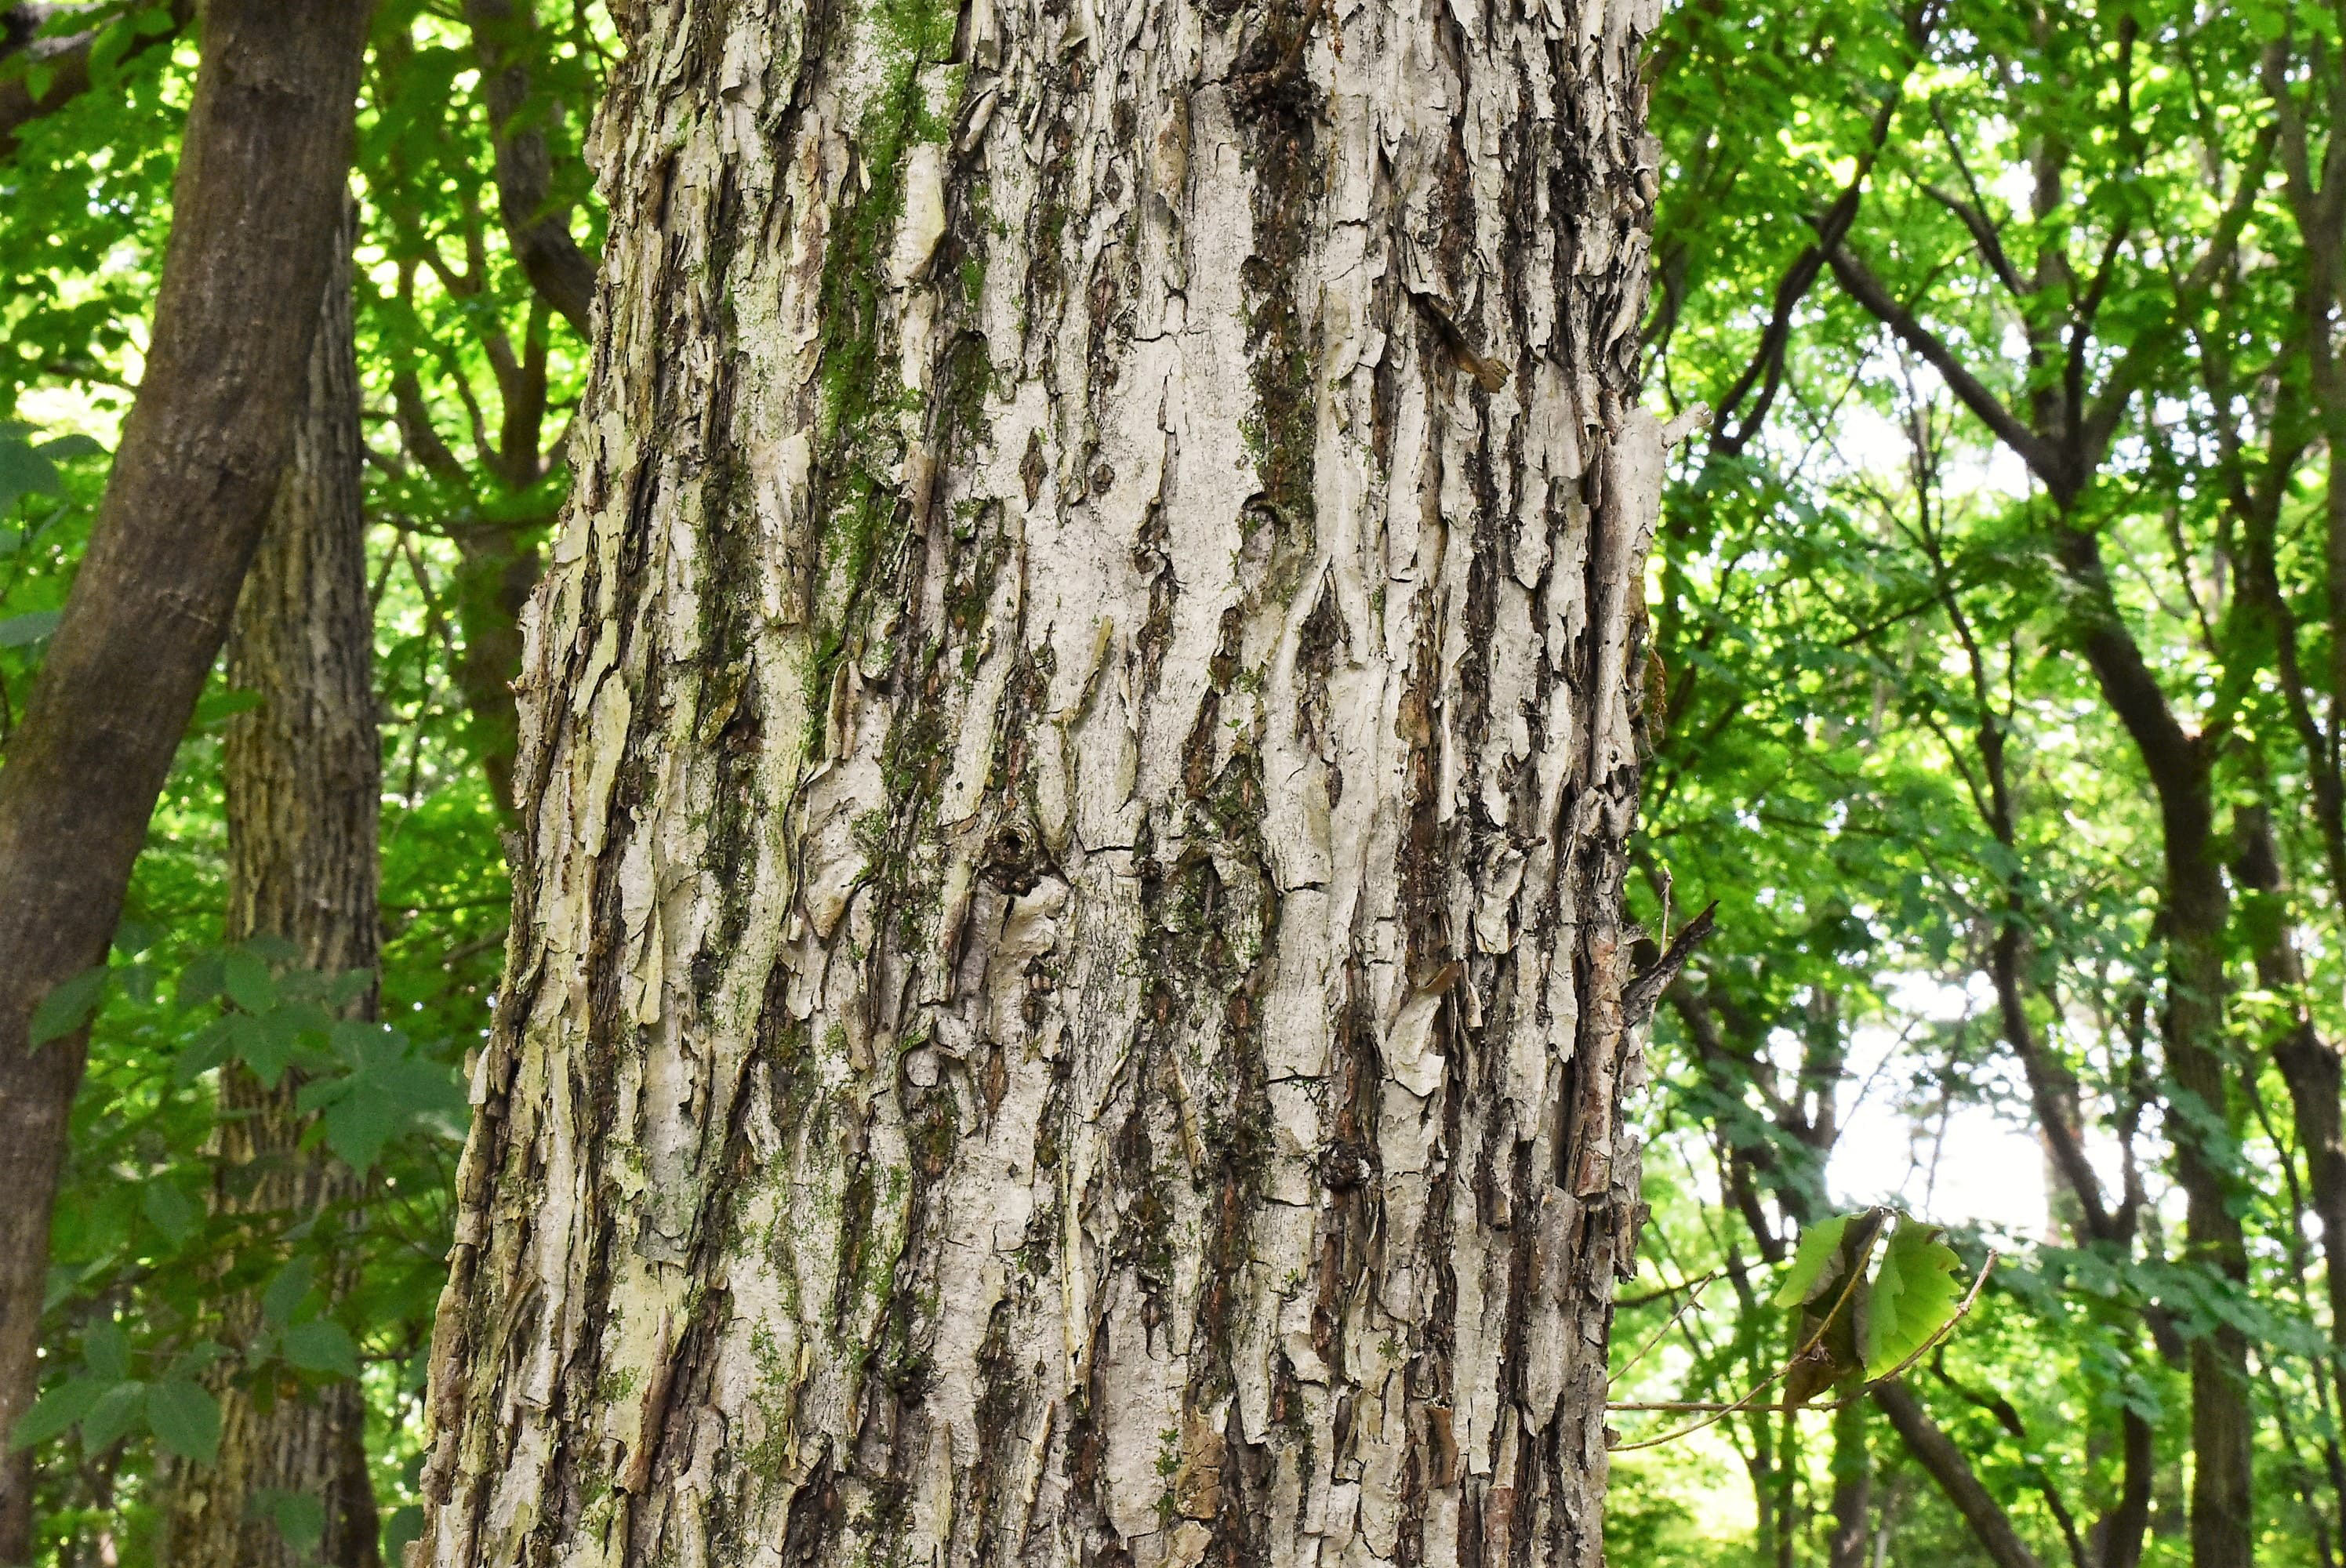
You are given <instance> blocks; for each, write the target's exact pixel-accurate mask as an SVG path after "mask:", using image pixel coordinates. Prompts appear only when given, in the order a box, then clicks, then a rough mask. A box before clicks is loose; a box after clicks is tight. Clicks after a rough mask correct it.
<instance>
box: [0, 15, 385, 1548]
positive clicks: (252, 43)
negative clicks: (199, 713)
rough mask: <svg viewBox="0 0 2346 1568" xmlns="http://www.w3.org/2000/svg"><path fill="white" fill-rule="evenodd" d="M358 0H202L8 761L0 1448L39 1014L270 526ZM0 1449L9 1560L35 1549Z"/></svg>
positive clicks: (57, 1153) (58, 1156)
mask: <svg viewBox="0 0 2346 1568" xmlns="http://www.w3.org/2000/svg"><path fill="white" fill-rule="evenodd" d="M368 9H369V7H368V6H367V5H365V4H363V3H362V0H311V3H310V4H304V5H293V6H287V5H278V4H276V3H274V0H210V4H209V5H206V6H205V8H204V38H203V49H204V57H203V66H202V68H201V70H200V71H199V73H198V76H197V81H196V94H195V99H194V101H193V103H192V104H190V105H189V110H188V121H187V133H186V136H185V137H184V138H183V139H182V141H181V144H180V155H179V173H178V176H177V178H176V180H175V183H174V185H173V188H172V223H171V239H170V245H169V248H168V251H167V253H166V255H165V258H164V263H163V279H162V285H161V288H160V289H159V290H158V292H157V295H156V301H155V326H154V331H153V333H152V336H151V339H150V341H149V344H148V352H147V362H146V369H145V372H144V374H143V375H142V377H141V379H140V382H139V386H138V400H137V402H135V403H133V405H132V407H131V412H130V416H129V418H128V420H126V421H125V422H124V424H123V432H122V443H121V445H120V447H119V448H118V450H117V452H116V453H115V459H114V471H113V473H112V474H111V475H110V476H109V477H108V479H107V487H106V499H105V502H104V504H102V505H101V506H100V508H99V511H98V516H97V524H96V525H95V527H94V528H93V530H92V532H91V535H90V543H89V548H88V550H87V553H86V554H85V555H84V556H83V558H82V563H81V566H80V569H79V570H78V572H77V573H76V575H75V578H74V585H73V592H72V594H71V596H69V597H68V599H67V600H66V609H65V617H64V619H63V620H62V621H61V622H60V623H59V624H58V626H57V630H56V636H54V637H52V638H51V639H50V642H49V647H48V651H47V656H46V658H45V659H44V660H43V662H42V666H41V671H40V675H39V677H37V679H36V681H35V683H34V686H33V690H32V694H31V697H30V698H29V700H28V701H27V702H26V708H25V714H24V718H23V721H22V722H21V723H20V724H18V726H17V727H16V728H15V731H14V732H13V733H12V734H11V735H10V737H9V739H8V749H7V760H6V765H5V767H0V1192H5V1193H6V1194H7V1195H8V1202H6V1203H5V1204H0V1433H5V1431H7V1430H8V1429H9V1428H10V1427H12V1426H13V1425H14V1424H15V1420H16V1418H17V1417H18V1416H19V1415H20V1414H22V1413H23V1412H24V1411H25V1410H27V1409H29V1408H30V1407H31V1405H32V1402H33V1399H34V1396H35V1393H36V1389H37V1385H38V1381H39V1364H38V1361H37V1359H36V1356H37V1350H38V1346H39V1336H40V1321H41V1305H42V1299H43V1294H44V1291H45V1289H46V1286H47V1282H48V1238H49V1208H50V1205H51V1204H52V1202H53V1201H54V1199H55V1196H56V1183H57V1173H58V1170H59V1167H60V1164H61V1161H62V1158H63V1155H64V1148H65V1136H66V1117H67V1115H68V1113H69V1112H70V1111H71V1109H72V1105H73V1099H74V1092H75V1089H76V1086H77V1085H78V1084H80V1082H81V1074H82V1064H83V1060H84V1052H85V1050H86V1048H87V1036H86V1035H85V1034H84V1033H80V1032H76V1033H74V1034H72V1035H69V1036H68V1037H66V1038H65V1039H61V1040H54V1041H51V1042H49V1043H48V1044H45V1045H43V1046H42V1047H41V1048H40V1049H39V1050H38V1051H35V1050H32V1049H31V1048H30V1046H29V1036H30V1032H31V1031H30V1024H31V1020H32V1016H33V1010H34V1008H35V1007H36V1006H37V1005H38V1004H39V1003H40V1001H41V999H42V998H43V997H44V996H46V995H47V994H48V993H49V992H50V991H51V990H53V989H54V988H55V987H56V986H57V985H58V984H60V983H63V982H64V981H66V980H67V979H70V978H71V977H72V976H74V975H75V974H76V973H79V972H82V971H84V970H86V969H87V968H89V967H90V966H92V965H94V964H97V963H99V962H103V961H104V960H105V957H106V952H107V943H108V942H110V941H111V940H112V938H113V935H114V927H115V921H116V919H117V916H118V915H119V914H120V912H121V909H122V898H123V893H124V891H125V890H126V888H127V887H128V883H129V879H130V867H131V862H132V861H133V860H135V859H136V858H137V856H138V850H139V847H140V845H141V844H143V843H144V842H145V840H146V833H147V819H148V815H149V813H150V812H152V810H153V809H154V805H155V797H156V794H157V793H158V791H159V790H160V789H161V788H162V785H163V780H164V778H165V776H166V775H167V773H168V770H169V769H170V764H171V758H172V754H173V752H174V751H175V750H176V749H177V748H178V746H179V737H180V735H181V734H182V733H183V732H184V731H185V729H186V728H187V723H188V718H189V714H190V713H191V712H192V711H193V710H194V708H195V703H196V697H197V694H198V693H199V692H200V691H201V690H202V689H203V683H204V680H205V678H206V677H207V676H209V673H210V671H211V667H212V661H213V659H214V658H215V657H218V655H219V647H220V642H221V639H222V637H223V636H224V635H225V634H226V632H227V629H228V623H229V618H230V614H231V612H232V611H233V609H234V607H235V605H236V597H237V589H238V585H239V584H240V582H241V581H242V579H243V576H244V569H245V565H246V563H247V562H248V561H250V558H251V555H252V552H253V549H254V546H255V545H256V542H257V541H258V539H259V537H260V528H261V523H262V520H263V518H264V517H265V516H266V515H267V513H268V510H269V506H270V496H271V494H273V492H274V490H275V487H276V483H277V475H278V472H279V470H280V468H281V467H282V466H283V463H284V459H285V452H286V449H287V446H288V444H289V438H290V433H291V429H292V425H293V421H294V416H295V413H296V412H297V411H298V410H299V409H300V408H301V402H302V382H303V375H302V369H303V366H304V365H305V364H306V363H307V362H308V361H309V355H310V347H311V338H312V337H313V336H314V335H315V331H316V320H317V318H316V313H315V312H314V311H310V310H308V309H306V308H297V309H293V310H290V311H289V310H288V309H286V307H285V301H286V300H298V301H308V300H317V299H320V298H321V297H322V295H323V292H324V289H325V282H326V275H327V268H328V263H329V260H331V237H332V235H333V232H334V214H335V211H336V209H337V205H338V203H339V202H340V201H341V199H342V187H343V185H344V183H345V181H346V180H347V179H348V178H349V172H350V136H351V126H352V105H353V102H354V101H355V99H356V97H357V92H358V76H359V60H360V56H361V53H362V50H363V48H364V46H365V42H366V18H367V14H368ZM31 1535H32V1465H31V1455H30V1453H29V1452H27V1451H15V1452H8V1453H5V1457H0V1563H17V1562H22V1561H24V1560H25V1559H26V1556H27V1555H28V1554H29V1552H30V1550H31Z"/></svg>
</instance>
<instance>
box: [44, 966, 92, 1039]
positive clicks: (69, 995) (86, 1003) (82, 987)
mask: <svg viewBox="0 0 2346 1568" xmlns="http://www.w3.org/2000/svg"><path fill="white" fill-rule="evenodd" d="M105 992H106V965H104V964H102V963H99V964H93V965H92V966H90V967H89V968H87V969H85V970H83V971H82V972H80V973H79V974H76V975H75V976H73V977H72V978H71V979H69V980H63V981H59V982H58V983H56V985H55V986H53V987H51V988H50V991H49V993H48V994H47V995H46V996H44V997H42V998H41V1004H40V1005H39V1006H38V1007H36V1008H34V1009H33V1027H32V1035H31V1044H32V1045H33V1046H34V1047H35V1048H36V1049H38V1048H39V1047H41V1046H43V1045H46V1044H48V1043H49V1042H50V1041H52V1040H56V1039H59V1038H61V1037H63V1036H65V1035H67V1034H70V1033H73V1032H74V1031H75V1030H76V1029H78V1028H80V1027H81V1026H82V1025H83V1024H85V1023H88V1022H89V1021H90V1019H91V1018H92V1017H93V1016H94V1015H95V1014H96V1013H97V1004H98V1002H99V1000H100V999H101V998H102V997H103V995H104V994H105Z"/></svg>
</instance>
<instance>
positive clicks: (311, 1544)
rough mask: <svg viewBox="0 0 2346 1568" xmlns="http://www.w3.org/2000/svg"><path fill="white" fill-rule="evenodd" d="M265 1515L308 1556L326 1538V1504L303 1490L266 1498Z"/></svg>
mask: <svg viewBox="0 0 2346 1568" xmlns="http://www.w3.org/2000/svg"><path fill="white" fill-rule="evenodd" d="M269 1517H270V1520H271V1521H272V1522H275V1524H276V1526H277V1533H278V1534H280V1535H281V1536H283V1537H284V1538H285V1544H286V1545H288V1546H290V1547H291V1548H292V1549H293V1551H294V1553H295V1554H296V1555H299V1556H303V1557H306V1556H308V1555H309V1554H310V1553H312V1552H314V1551H316V1550H317V1548H318V1543H319V1542H321V1541H323V1540H324V1539H325V1538H326V1505H325V1503H324V1502H323V1501H322V1500H321V1499H319V1498H315V1497H312V1496H311V1495H310V1494H309V1493H308V1492H279V1493H278V1494H277V1495H276V1496H275V1497H273V1498H271V1499H270V1505H269ZM393 1561H396V1559H393Z"/></svg>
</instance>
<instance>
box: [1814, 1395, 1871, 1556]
mask: <svg viewBox="0 0 2346 1568" xmlns="http://www.w3.org/2000/svg"><path fill="white" fill-rule="evenodd" d="M1832 1435H1833V1446H1832V1482H1833V1484H1832V1541H1831V1545H1830V1546H1829V1548H1828V1549H1827V1553H1826V1558H1825V1561H1826V1563H1827V1565H1828V1568H1865V1557H1866V1553H1867V1550H1868V1549H1869V1548H1870V1547H1871V1546H1872V1543H1873V1530H1872V1524H1873V1455H1872V1451H1871V1449H1870V1448H1869V1447H1868V1445H1867V1442H1866V1437H1865V1406H1864V1404H1863V1403H1862V1401H1851V1403H1849V1404H1846V1405H1843V1406H1842V1407H1841V1409H1840V1410H1836V1411H1834V1412H1833V1434H1832Z"/></svg>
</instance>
